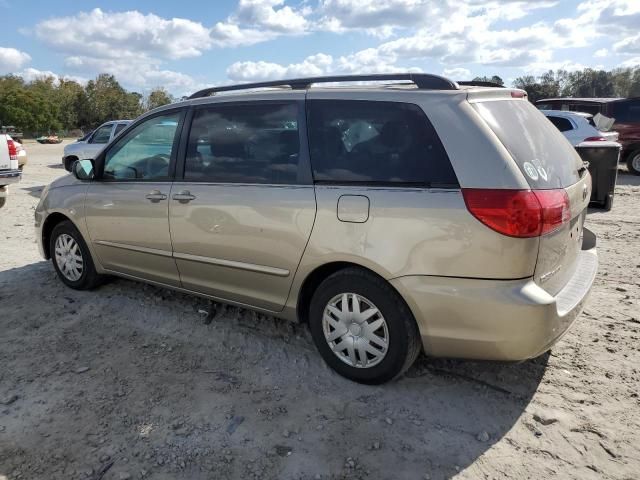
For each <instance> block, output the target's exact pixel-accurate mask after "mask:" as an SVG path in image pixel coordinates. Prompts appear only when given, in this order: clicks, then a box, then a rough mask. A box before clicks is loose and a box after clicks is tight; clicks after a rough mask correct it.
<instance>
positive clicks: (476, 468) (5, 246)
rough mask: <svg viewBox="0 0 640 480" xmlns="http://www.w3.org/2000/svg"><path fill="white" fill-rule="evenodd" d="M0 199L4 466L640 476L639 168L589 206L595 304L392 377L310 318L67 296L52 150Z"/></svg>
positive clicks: (17, 469) (33, 157)
mask: <svg viewBox="0 0 640 480" xmlns="http://www.w3.org/2000/svg"><path fill="white" fill-rule="evenodd" d="M26 147H27V149H28V152H29V157H30V159H29V164H28V165H27V166H26V169H25V171H24V178H23V181H22V183H20V184H19V185H17V186H14V187H12V188H11V191H10V194H9V199H8V202H7V205H6V206H5V207H4V208H3V209H2V210H0V307H1V308H0V479H2V480H4V479H5V477H6V478H8V479H76V478H77V479H93V480H98V479H105V480H109V479H116V480H117V479H121V480H124V479H137V478H153V479H173V478H178V479H225V478H242V479H272V478H282V479H336V478H346V479H358V478H372V479H378V478H379V479H405V478H406V479H441V478H451V477H455V478H460V479H493V478H512V479H517V480H523V479H539V478H562V479H565V478H575V479H636V478H639V477H640V399H639V397H638V394H639V393H640V373H639V369H640V306H639V301H638V297H639V294H640V275H639V274H640V177H633V176H631V175H628V174H626V172H625V171H624V169H623V168H622V167H621V171H620V175H619V177H618V183H619V186H618V189H617V194H616V199H615V205H614V209H613V211H611V212H609V213H602V212H597V211H594V212H592V213H591V214H590V215H589V216H588V219H587V225H588V226H589V227H590V228H591V229H592V230H594V231H595V233H596V234H597V235H598V241H599V244H598V246H599V254H600V270H599V274H598V277H597V280H596V284H595V287H594V289H593V292H592V294H591V297H590V300H589V302H588V305H587V307H586V310H585V312H584V313H583V314H582V315H581V316H580V318H579V319H578V321H577V322H576V323H575V324H574V326H573V328H572V329H571V330H570V332H569V333H568V334H567V335H566V336H565V337H564V339H563V340H562V341H561V342H560V343H559V344H558V345H557V346H556V347H555V348H554V349H553V350H552V351H551V352H550V353H549V354H545V355H544V356H542V357H540V358H538V359H535V360H532V361H528V362H525V363H522V364H501V363H483V362H469V361H454V360H434V359H427V358H426V357H424V356H422V357H421V358H420V359H419V360H418V362H417V363H416V365H415V366H414V367H413V368H412V369H411V370H409V372H408V374H407V375H406V376H405V377H403V378H402V379H400V380H399V381H396V382H394V383H390V384H387V385H384V386H378V387H367V386H362V385H358V384H355V383H351V382H349V381H347V380H344V379H342V378H341V377H339V376H338V375H336V374H334V373H333V372H332V371H331V370H329V369H328V368H327V367H326V366H325V365H324V363H323V361H322V360H321V358H320V356H319V355H318V354H317V353H316V351H315V348H314V346H313V344H312V342H311V339H310V336H309V333H308V331H307V328H306V327H305V326H301V325H295V324H289V323H287V322H284V321H280V320H276V319H273V318H269V317H265V316H264V315H259V314H256V313H253V312H250V311H245V310H241V309H237V308H230V307H227V308H224V309H222V312H221V314H220V315H219V316H218V317H217V318H216V319H215V320H214V321H213V323H211V324H210V325H205V324H204V322H203V314H202V313H201V312H200V310H204V311H206V310H207V309H208V303H207V302H206V301H204V300H201V299H198V298H195V297H190V296H186V295H183V294H179V293H174V292H171V291H168V290H163V289H160V288H155V287H151V286H145V285H142V284H139V283H134V282H130V281H125V280H113V281H111V282H109V283H108V284H106V285H104V286H102V287H100V288H99V289H98V290H95V291H92V292H76V291H73V290H70V289H68V288H66V287H64V286H63V284H62V283H61V282H60V281H58V280H57V279H56V275H55V273H54V270H53V268H52V267H51V265H50V263H47V262H45V261H43V260H42V259H41V258H40V257H39V255H38V250H37V246H36V243H35V239H34V232H33V211H34V208H35V206H36V204H37V202H38V197H39V195H40V191H41V189H42V188H43V186H44V185H45V184H47V183H48V182H50V181H51V180H53V179H54V178H56V177H58V176H60V175H65V174H66V172H65V171H64V170H63V169H62V168H61V165H60V158H61V152H62V146H61V145H57V146H54V145H38V144H35V143H33V144H31V143H27V145H26Z"/></svg>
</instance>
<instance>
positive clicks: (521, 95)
mask: <svg viewBox="0 0 640 480" xmlns="http://www.w3.org/2000/svg"><path fill="white" fill-rule="evenodd" d="M526 96H527V92H525V91H524V90H511V98H524V97H526Z"/></svg>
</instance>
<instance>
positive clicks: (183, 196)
mask: <svg viewBox="0 0 640 480" xmlns="http://www.w3.org/2000/svg"><path fill="white" fill-rule="evenodd" d="M171 198H173V199H174V200H178V201H179V202H180V203H187V202H190V201H191V200H195V198H196V196H195V195H191V192H190V191H189V190H182V191H181V192H180V193H174V194H173V196H172V197H171Z"/></svg>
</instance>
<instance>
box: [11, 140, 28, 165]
mask: <svg viewBox="0 0 640 480" xmlns="http://www.w3.org/2000/svg"><path fill="white" fill-rule="evenodd" d="M9 136H10V137H11V135H9ZM11 139H12V140H13V141H14V142H15V144H16V149H17V150H18V168H19V169H20V170H22V169H23V168H24V166H25V165H26V164H27V150H26V149H25V148H24V145H23V144H22V143H21V142H19V141H16V139H15V138H13V137H11Z"/></svg>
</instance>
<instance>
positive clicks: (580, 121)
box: [542, 110, 618, 147]
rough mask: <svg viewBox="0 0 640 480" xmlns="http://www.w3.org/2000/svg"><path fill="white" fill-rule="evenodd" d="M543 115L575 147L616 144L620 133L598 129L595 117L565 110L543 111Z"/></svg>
mask: <svg viewBox="0 0 640 480" xmlns="http://www.w3.org/2000/svg"><path fill="white" fill-rule="evenodd" d="M542 113H544V114H545V116H546V117H547V118H548V119H549V121H550V122H551V123H553V124H554V125H555V126H556V127H557V128H558V130H560V131H561V132H562V134H563V135H564V136H565V137H567V140H569V141H570V142H571V145H573V146H574V147H575V146H576V145H578V144H579V143H582V142H615V141H617V140H618V132H611V131H610V132H602V131H600V130H598V129H597V128H596V124H595V123H594V121H593V115H591V114H590V113H584V112H569V111H564V110H542Z"/></svg>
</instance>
